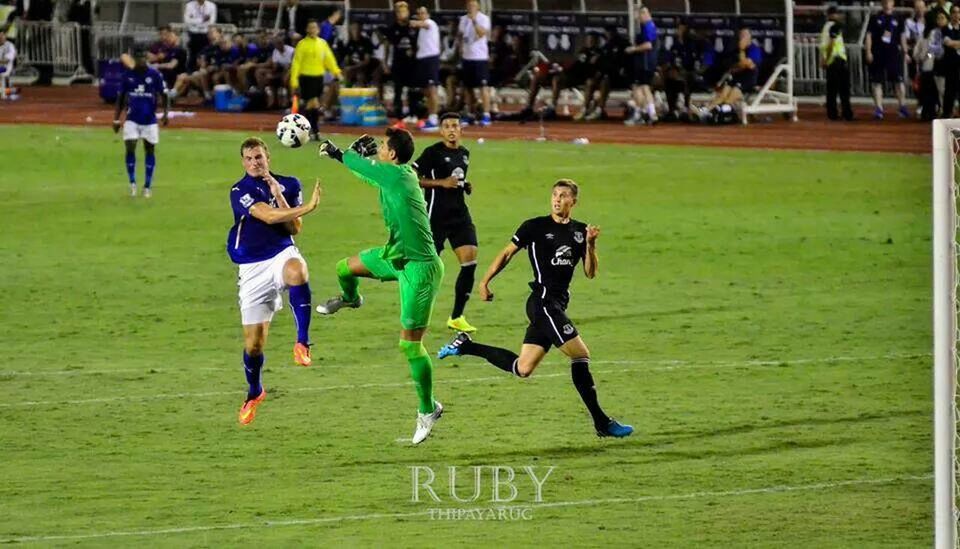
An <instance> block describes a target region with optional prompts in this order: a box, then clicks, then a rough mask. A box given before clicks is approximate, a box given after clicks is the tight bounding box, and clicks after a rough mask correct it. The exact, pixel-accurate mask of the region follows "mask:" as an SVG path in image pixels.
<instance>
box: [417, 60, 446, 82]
mask: <svg viewBox="0 0 960 549" xmlns="http://www.w3.org/2000/svg"><path fill="white" fill-rule="evenodd" d="M414 84H415V85H416V86H417V87H418V88H426V87H428V86H437V85H439V84H440V56H439V55H438V56H436V57H424V58H423V59H417V78H416V82H414Z"/></svg>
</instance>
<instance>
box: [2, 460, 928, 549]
mask: <svg viewBox="0 0 960 549" xmlns="http://www.w3.org/2000/svg"><path fill="white" fill-rule="evenodd" d="M932 478H933V475H922V476H902V477H892V478H872V479H855V480H839V481H834V482H819V483H815V484H798V485H792V486H790V485H786V486H784V485H780V486H766V487H761V488H743V489H738V490H723V491H698V492H688V493H685V494H663V495H651V496H641V497H637V498H610V499H585V500H577V501H556V502H549V503H535V504H531V505H518V506H517V507H523V508H529V509H532V510H534V511H536V510H537V509H549V508H559V507H595V506H598V505H615V504H639V503H648V502H658V501H677V500H693V499H711V498H727V497H739V496H750V495H763V494H782V493H790V492H816V491H822V490H833V489H837V488H846V487H850V486H871V485H872V486H876V485H882V484H896V483H904V482H924V481H928V480H931V479H932ZM476 510H477V511H483V510H485V508H476ZM430 514H431V510H425V511H415V512H409V513H370V514H363V515H342V516H337V517H317V518H309V519H287V520H265V521H261V522H247V523H235V524H209V525H199V526H180V527H169V528H159V529H151V530H118V531H111V532H94V533H89V534H53V535H39V536H25V537H18V538H9V539H0V543H28V542H49V541H67V540H85V539H103V538H116V537H153V536H165V535H170V534H185V533H191V532H209V531H214V530H242V529H253V528H273V527H280V526H310V525H317V524H329V523H338V522H350V521H357V522H360V521H374V520H381V519H391V520H396V519H405V518H412V517H427V516H429V515H430Z"/></svg>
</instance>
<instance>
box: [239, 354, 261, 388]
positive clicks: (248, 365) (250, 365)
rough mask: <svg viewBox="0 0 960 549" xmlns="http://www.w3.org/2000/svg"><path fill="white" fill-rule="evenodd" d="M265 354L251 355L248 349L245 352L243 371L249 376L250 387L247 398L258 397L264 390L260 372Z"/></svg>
mask: <svg viewBox="0 0 960 549" xmlns="http://www.w3.org/2000/svg"><path fill="white" fill-rule="evenodd" d="M263 359H264V357H263V355H257V356H250V355H248V354H247V352H246V351H244V352H243V373H244V374H246V376H247V383H248V384H249V385H250V389H249V390H248V391H247V399H248V400H249V399H251V398H257V397H258V396H259V395H260V393H261V392H263V386H261V385H260V372H261V370H262V369H263Z"/></svg>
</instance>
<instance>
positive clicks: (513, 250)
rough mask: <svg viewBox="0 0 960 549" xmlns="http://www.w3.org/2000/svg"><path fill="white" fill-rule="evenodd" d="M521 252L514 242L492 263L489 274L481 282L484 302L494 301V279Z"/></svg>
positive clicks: (501, 251) (488, 270)
mask: <svg viewBox="0 0 960 549" xmlns="http://www.w3.org/2000/svg"><path fill="white" fill-rule="evenodd" d="M519 251H520V248H518V247H517V245H516V244H514V243H513V242H510V243H508V244H507V245H506V246H505V247H504V248H503V249H502V250H500V253H498V254H497V256H496V257H494V258H493V262H492V263H490V267H488V268H487V272H486V273H485V274H484V275H483V278H482V279H481V280H480V286H479V291H480V299H482V300H484V301H493V292H491V291H490V283H491V282H493V279H494V278H496V276H497V275H498V274H500V271H502V270H503V269H504V268H506V266H507V264H509V263H510V260H511V259H513V256H515V255H517V252H519Z"/></svg>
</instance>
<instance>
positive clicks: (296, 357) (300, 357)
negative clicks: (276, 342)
mask: <svg viewBox="0 0 960 549" xmlns="http://www.w3.org/2000/svg"><path fill="white" fill-rule="evenodd" d="M293 361H294V362H296V363H297V365H298V366H303V367H304V368H306V367H308V366H310V365H311V364H313V359H312V358H310V346H309V345H304V344H303V343H300V342H299V341H298V342H297V343H296V344H295V345H294V346H293Z"/></svg>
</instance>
